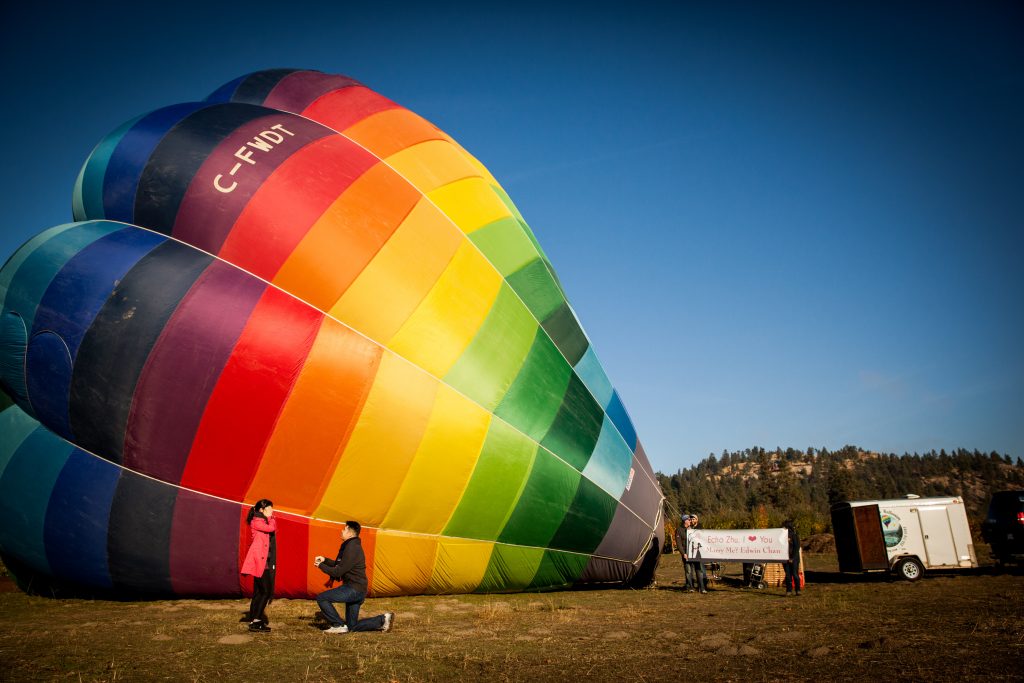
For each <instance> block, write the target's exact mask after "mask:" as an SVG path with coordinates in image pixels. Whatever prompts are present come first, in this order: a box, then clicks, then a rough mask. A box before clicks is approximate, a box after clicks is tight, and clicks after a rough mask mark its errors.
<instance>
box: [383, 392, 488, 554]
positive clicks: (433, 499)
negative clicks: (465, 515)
mask: <svg viewBox="0 0 1024 683" xmlns="http://www.w3.org/2000/svg"><path fill="white" fill-rule="evenodd" d="M490 419H491V415H490V413H488V412H487V411H485V410H484V409H482V408H481V407H480V406H478V405H476V404H475V403H473V402H471V401H469V400H468V399H466V398H465V397H464V396H462V395H460V394H458V393H456V392H455V391H453V390H451V389H449V388H448V387H446V386H444V385H441V386H440V388H439V390H438V392H437V397H436V398H435V400H434V409H433V411H432V412H431V415H430V422H429V423H428V424H427V429H426V432H425V433H424V435H423V439H422V441H420V447H419V449H418V450H417V452H416V456H415V457H414V458H413V461H412V463H411V465H410V467H409V470H408V472H407V473H406V476H405V479H404V481H403V482H402V487H401V488H400V489H399V491H398V495H397V496H396V497H395V501H394V503H392V505H391V509H390V510H389V511H388V514H387V516H386V517H385V518H384V521H383V523H382V526H383V527H384V528H387V529H402V530H404V531H412V532H419V533H424V534H434V535H436V534H438V533H440V532H441V529H443V528H444V526H445V524H446V523H447V522H448V520H449V518H451V515H452V512H453V511H454V510H455V506H456V505H458V502H459V499H460V498H461V497H462V493H463V491H464V490H465V488H466V484H467V483H468V481H469V477H470V475H471V474H472V472H473V466H474V465H475V464H476V461H477V458H478V457H479V455H480V450H481V448H482V447H483V443H484V438H485V437H486V435H487V428H488V426H489V424H490Z"/></svg>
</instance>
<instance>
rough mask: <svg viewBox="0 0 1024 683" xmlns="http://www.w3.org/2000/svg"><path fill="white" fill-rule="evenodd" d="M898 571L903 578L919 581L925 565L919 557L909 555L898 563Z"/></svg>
mask: <svg viewBox="0 0 1024 683" xmlns="http://www.w3.org/2000/svg"><path fill="white" fill-rule="evenodd" d="M896 573H897V574H899V575H900V578H901V579H906V580H907V581H917V580H918V579H920V578H921V575H922V574H924V567H922V566H921V563H920V562H918V561H917V559H915V558H913V557H908V558H906V559H905V560H900V563H899V564H897V565H896Z"/></svg>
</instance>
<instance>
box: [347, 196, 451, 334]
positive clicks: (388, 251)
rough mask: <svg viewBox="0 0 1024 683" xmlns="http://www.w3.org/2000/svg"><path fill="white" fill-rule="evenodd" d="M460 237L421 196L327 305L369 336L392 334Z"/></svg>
mask: <svg viewBox="0 0 1024 683" xmlns="http://www.w3.org/2000/svg"><path fill="white" fill-rule="evenodd" d="M464 241H465V239H464V238H463V237H462V235H460V234H459V233H457V232H456V231H454V230H452V229H451V226H450V224H449V223H448V219H447V218H446V217H445V215H444V214H442V213H441V212H440V211H439V210H438V209H437V207H435V206H434V205H433V204H431V203H430V202H429V201H428V200H426V199H421V200H420V202H419V203H418V204H416V206H415V208H413V210H412V211H411V212H410V213H409V215H408V216H407V217H406V218H405V220H404V221H402V224H401V225H400V226H399V227H398V230H396V231H395V234H394V235H392V236H391V239H390V240H388V241H387V243H386V244H385V245H384V246H383V247H382V248H381V250H380V252H378V254H377V256H376V257H375V258H374V259H373V261H371V262H370V264H369V265H368V266H367V267H366V269H365V270H364V271H363V272H362V273H361V274H360V275H359V277H358V278H356V280H355V282H353V283H352V286H351V287H349V288H348V290H347V291H346V292H345V293H344V294H343V295H342V297H341V298H340V299H338V301H337V303H335V304H334V306H333V307H331V310H330V311H329V313H330V315H332V316H334V317H335V318H337V319H338V320H342V321H344V322H345V323H346V324H348V325H351V326H352V327H353V328H354V329H357V330H359V331H360V332H362V333H364V334H365V335H366V336H368V337H369V338H371V339H378V340H386V339H391V338H392V337H393V336H394V335H395V333H397V332H398V330H399V329H400V328H401V327H402V325H403V324H405V321H406V320H408V319H409V317H410V316H411V315H412V314H413V312H414V311H415V310H416V308H417V307H418V306H419V305H420V302H422V301H423V299H424V297H426V295H427V293H428V292H429V291H430V289H431V288H432V287H433V286H434V284H435V283H436V282H437V280H438V278H440V277H441V273H443V272H444V270H445V268H446V267H447V266H448V264H449V263H450V262H451V260H452V257H453V256H454V255H455V252H456V250H457V249H458V248H459V245H461V244H463V243H464Z"/></svg>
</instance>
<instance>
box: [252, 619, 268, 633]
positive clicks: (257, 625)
mask: <svg viewBox="0 0 1024 683" xmlns="http://www.w3.org/2000/svg"><path fill="white" fill-rule="evenodd" d="M249 630H250V631H261V632H262V631H269V630H270V627H269V626H267V625H266V624H264V623H263V622H262V621H259V620H258V619H257V620H256V621H254V622H252V623H251V624H249Z"/></svg>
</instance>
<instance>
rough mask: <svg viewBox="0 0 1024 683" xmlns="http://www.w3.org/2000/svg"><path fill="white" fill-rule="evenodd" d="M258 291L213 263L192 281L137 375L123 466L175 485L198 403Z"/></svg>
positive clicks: (248, 279) (201, 406) (253, 282)
mask: <svg viewBox="0 0 1024 683" xmlns="http://www.w3.org/2000/svg"><path fill="white" fill-rule="evenodd" d="M265 288H266V284H265V283H263V282H262V281H260V280H257V279H256V278H254V277H252V276H250V275H248V274H246V273H244V272H242V271H240V270H238V269H237V268H234V267H232V266H230V265H228V264H226V263H223V262H221V261H214V262H213V263H211V264H210V266H209V267H208V268H207V269H206V270H205V271H204V272H203V274H202V275H200V276H199V278H198V279H197V280H196V283H195V285H193V287H192V288H191V289H190V290H189V292H188V294H186V295H185V296H184V297H183V298H182V300H181V304H180V305H179V306H178V308H177V310H175V312H174V314H173V315H172V316H171V318H170V320H168V322H167V325H166V326H165V327H164V329H163V331H162V332H161V334H160V337H159V338H158V339H157V342H156V344H154V346H153V350H152V352H151V353H150V354H149V357H148V358H147V359H146V364H145V366H144V367H143V369H142V374H141V376H140V378H139V383H138V385H137V387H136V389H135V395H134V397H133V399H132V407H131V412H130V414H129V416H128V427H127V431H126V434H125V444H124V465H125V466H126V467H128V468H131V469H134V470H137V471H139V472H142V473H144V474H148V475H149V476H152V477H155V478H157V479H160V480H161V481H165V482H168V483H171V484H176V483H178V482H179V481H181V475H182V472H183V471H184V470H185V463H186V461H187V460H188V454H189V451H190V450H191V448H192V440H193V439H194V438H195V434H196V430H197V429H198V428H199V422H200V420H201V419H202V416H203V411H204V410H205V408H206V402H207V400H208V399H209V397H210V394H211V393H213V389H214V387H215V386H216V384H217V380H218V378H219V377H220V373H221V371H222V370H223V369H224V365H225V364H226V363H227V361H228V358H229V357H230V356H231V351H232V350H233V349H234V347H235V343H236V342H237V341H238V337H239V335H241V333H242V329H243V328H244V327H245V324H246V322H247V321H248V320H249V315H250V314H251V313H252V310H253V308H254V307H255V306H256V302H257V301H259V298H260V296H262V294H263V291H264V290H265Z"/></svg>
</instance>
